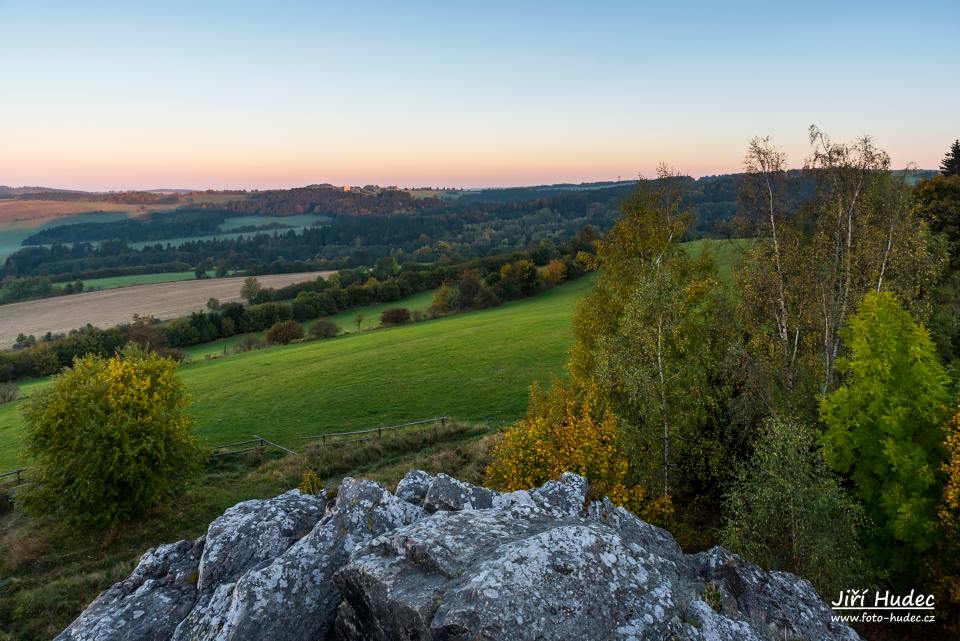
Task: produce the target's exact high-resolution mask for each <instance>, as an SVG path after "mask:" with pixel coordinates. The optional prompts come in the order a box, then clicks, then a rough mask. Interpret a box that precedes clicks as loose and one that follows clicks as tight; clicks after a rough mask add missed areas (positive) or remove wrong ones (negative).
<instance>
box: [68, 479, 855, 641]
mask: <svg viewBox="0 0 960 641" xmlns="http://www.w3.org/2000/svg"><path fill="white" fill-rule="evenodd" d="M830 614H831V611H830V610H829V609H828V608H827V607H826V605H825V604H824V603H823V601H822V600H821V599H820V598H819V597H818V596H817V594H816V592H815V591H814V589H813V587H812V586H811V585H810V584H809V583H808V582H807V581H804V580H803V579H800V578H798V577H796V576H794V575H791V574H788V573H784V572H765V571H763V570H761V569H760V568H758V567H757V566H755V565H753V564H751V563H748V562H746V561H744V560H743V559H740V558H739V557H737V556H736V555H735V554H732V553H731V552H729V551H727V550H725V549H723V548H720V547H716V548H713V549H711V550H708V551H706V552H701V553H699V554H693V555H685V554H684V553H683V551H682V550H681V549H680V546H679V545H677V543H676V541H675V540H674V539H673V537H672V536H671V535H670V534H669V533H668V532H666V531H665V530H662V529H660V528H658V527H655V526H653V525H650V524H649V523H646V522H644V521H643V520H641V519H639V518H638V517H636V516H634V515H633V514H631V513H630V512H628V511H626V510H624V509H623V508H618V507H616V506H614V505H613V504H611V503H610V501H608V500H606V499H604V500H603V501H593V502H588V501H587V483H586V480H585V479H583V478H582V477H579V476H576V475H572V474H565V475H563V477H562V478H561V479H559V480H557V481H552V482H550V483H547V484H545V485H544V486H542V487H540V488H536V489H532V490H530V491H520V492H511V493H499V492H494V491H492V490H488V489H486V488H480V487H476V486H473V485H469V484H467V483H463V482H461V481H458V480H456V479H453V478H451V477H449V476H446V475H443V474H440V475H437V476H431V475H429V474H426V473H424V472H419V471H416V472H411V473H410V474H408V475H407V477H406V478H404V480H403V481H401V483H400V484H399V485H398V486H397V490H396V493H395V494H391V493H389V492H388V491H386V490H385V489H384V488H383V487H381V486H380V485H377V484H376V483H373V482H370V481H359V480H355V479H345V480H344V481H343V483H342V484H341V486H340V488H339V492H338V494H337V497H336V499H332V498H328V497H326V496H309V495H302V494H300V493H299V492H297V491H293V492H288V493H286V494H283V495H281V496H278V497H276V498H274V499H270V500H266V501H246V502H244V503H240V504H238V505H236V506H234V507H233V508H231V509H229V510H227V512H226V513H225V514H224V515H223V516H222V517H220V518H219V519H217V520H216V521H214V522H213V523H212V524H211V525H210V528H209V530H208V532H207V535H206V536H205V537H202V538H200V539H198V540H196V541H181V542H180V543H175V544H172V545H164V546H160V547H159V548H156V549H155V550H151V551H149V552H147V554H145V555H144V556H143V558H142V559H141V560H140V563H139V565H138V566H137V568H136V570H134V572H133V574H132V575H131V576H130V577H129V578H128V579H126V580H125V581H122V582H120V583H118V584H116V585H114V586H113V587H111V588H110V589H108V590H107V591H105V592H104V593H103V594H101V595H100V596H99V597H98V598H97V599H96V600H95V601H94V602H93V603H92V604H91V605H90V606H89V607H88V608H87V610H86V611H85V612H84V613H83V614H82V615H80V617H79V618H78V619H77V620H76V621H74V623H73V624H72V625H71V626H70V627H69V628H67V630H65V631H64V632H63V633H62V634H61V635H60V636H59V637H58V640H62V641H88V640H89V641H94V640H96V641H108V640H109V641H113V640H116V641H128V640H129V641H133V640H141V639H142V640H144V641H146V640H150V641H161V640H163V641H165V640H168V639H169V640H173V641H239V640H241V639H259V640H262V641H269V640H277V641H308V640H317V641H322V640H327V641H393V640H397V641H399V640H404V641H408V640H409V641H413V640H420V641H427V640H431V639H432V640H435V641H441V640H443V641H459V640H463V641H467V640H473V639H477V640H481V639H482V640H494V639H504V640H507V639H510V640H518V641H520V640H524V639H531V640H532V639H544V640H547V639H557V640H560V639H578V640H579V639H584V640H594V639H595V640H598V641H599V640H606V639H610V640H614V639H617V640H623V641H627V640H636V641H641V640H650V641H653V640H659V639H676V640H682V641H695V640H697V641H734V640H757V641H773V640H775V639H776V640H780V639H808V640H810V641H813V640H816V641H820V640H840V639H843V640H850V641H853V640H855V639H858V638H859V637H858V636H857V634H856V633H855V632H854V631H853V630H851V629H850V628H849V627H847V626H845V625H842V624H839V623H834V622H833V621H832V620H831V616H830Z"/></svg>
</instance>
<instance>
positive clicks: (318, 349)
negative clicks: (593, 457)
mask: <svg viewBox="0 0 960 641" xmlns="http://www.w3.org/2000/svg"><path fill="white" fill-rule="evenodd" d="M591 285H592V278H589V277H588V278H583V279H580V280H578V281H575V282H573V283H569V284H566V285H563V286H560V287H557V288H556V289H553V290H551V291H549V292H546V293H544V294H542V295H540V296H537V297H535V298H530V299H526V300H521V301H516V302H513V303H509V304H506V305H503V306H501V307H498V308H493V309H488V310H483V311H479V312H471V313H466V314H458V315H455V316H448V317H445V318H438V319H435V320H429V321H423V322H420V323H415V324H412V325H406V326H402V327H396V328H391V329H382V330H376V331H369V332H362V333H360V334H351V335H346V336H342V337H338V338H333V339H326V340H319V341H311V342H306V343H299V344H294V345H288V346H285V347H273V348H269V349H264V350H258V351H253V352H247V353H243V354H236V355H232V356H228V357H224V358H218V359H214V360H198V361H196V362H193V363H189V364H187V365H185V366H184V367H183V369H182V372H181V375H182V377H183V380H184V382H185V383H186V385H187V386H188V387H189V389H190V391H191V392H192V394H193V406H192V412H193V414H194V415H195V417H196V419H197V431H198V432H199V433H200V434H201V435H202V436H204V437H205V438H206V439H207V440H208V441H209V442H210V443H211V444H217V443H224V442H229V441H231V440H236V437H245V436H247V435H250V434H259V435H261V436H264V437H266V438H270V439H275V440H277V442H279V443H281V444H289V445H294V446H296V445H297V443H298V440H297V437H298V436H302V435H307V434H314V433H319V432H323V431H338V430H341V429H355V428H360V427H368V426H374V425H377V424H379V423H381V422H383V423H387V424H389V423H391V422H402V421H406V420H409V419H411V418H421V417H425V416H434V415H437V414H450V415H451V416H455V417H458V418H462V419H464V420H471V421H480V420H485V421H489V422H491V423H494V424H502V423H504V422H507V421H511V420H513V419H516V418H518V417H519V416H520V415H522V413H523V411H524V409H525V407H526V400H527V388H528V387H529V385H530V384H531V383H532V382H534V381H539V382H547V381H549V379H550V378H551V377H554V376H562V375H563V373H564V367H563V366H564V364H565V362H566V359H567V350H568V349H569V347H570V345H571V343H572V337H571V334H570V322H571V316H572V313H573V309H574V305H575V303H576V300H577V298H579V297H580V296H581V295H583V294H584V293H585V292H586V291H587V290H588V289H589V288H590V287H591ZM422 296H423V298H422V299H421V302H422V301H423V300H426V295H422ZM371 316H373V314H371ZM221 349H222V348H221ZM42 384H43V383H33V386H34V387H33V388H32V389H35V388H36V387H35V386H36V385H42ZM25 387H26V386H25ZM30 391H31V388H29V387H28V388H26V389H24V390H23V395H26V394H28V393H29V392H30ZM21 402H22V401H21ZM19 404H20V403H19V402H18V403H16V404H8V405H2V406H0V470H6V469H13V468H14V467H16V466H17V465H18V461H17V451H18V449H19V443H20V438H21V430H22V425H21V421H20V414H19V411H18V408H17V405H19Z"/></svg>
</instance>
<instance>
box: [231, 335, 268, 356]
mask: <svg viewBox="0 0 960 641" xmlns="http://www.w3.org/2000/svg"><path fill="white" fill-rule="evenodd" d="M261 347H263V341H261V340H260V339H259V338H257V337H256V336H254V335H253V334H245V335H244V337H243V338H241V339H240V341H239V342H238V343H237V346H236V347H235V348H234V350H235V351H237V352H249V351H251V350H255V349H260V348H261Z"/></svg>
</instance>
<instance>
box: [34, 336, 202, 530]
mask: <svg viewBox="0 0 960 641" xmlns="http://www.w3.org/2000/svg"><path fill="white" fill-rule="evenodd" d="M176 370H177V363H176V362H175V361H173V360H171V359H169V358H163V357H161V356H159V355H157V354H155V353H152V352H146V351H144V350H143V349H141V348H139V347H137V346H135V345H128V346H127V347H126V348H125V349H124V350H123V352H121V353H118V354H116V355H114V356H113V357H111V358H103V357H101V356H98V355H89V356H84V357H82V358H78V359H76V360H75V361H74V364H73V367H70V368H67V369H65V370H64V371H63V373H62V374H60V375H59V376H57V377H56V378H55V379H54V380H53V384H52V385H50V386H49V387H47V388H46V389H43V390H41V391H39V392H37V393H35V394H34V395H33V396H32V397H31V398H30V400H29V401H28V402H27V403H26V405H25V407H24V422H25V425H26V430H27V431H26V455H27V456H28V457H29V458H30V459H31V460H33V461H34V462H35V463H36V465H37V466H38V470H37V474H36V477H35V479H36V483H35V484H33V485H32V486H30V487H29V489H28V491H27V492H26V493H25V503H26V506H27V507H28V508H29V509H30V510H31V511H32V512H34V513H37V514H48V513H57V514H61V515H63V516H64V517H66V518H68V519H74V520H79V521H87V522H92V521H96V522H107V523H109V522H116V521H120V520H122V519H126V518H129V517H131V516H134V515H136V514H138V513H141V512H143V511H145V510H147V509H148V508H149V507H151V506H152V505H154V504H155V503H157V502H158V501H161V500H163V499H165V498H167V497H169V496H171V495H172V494H173V493H174V492H175V491H176V490H177V489H178V487H179V486H181V485H182V484H183V483H184V482H185V481H187V480H188V479H189V478H191V477H192V476H193V475H195V474H196V473H198V472H199V471H200V469H201V464H202V451H201V449H200V447H199V446H198V444H197V441H196V439H195V438H194V436H193V435H192V433H191V423H192V419H191V417H190V415H189V414H187V412H186V408H187V405H188V404H189V401H190V398H189V396H188V394H187V391H186V389H185V387H184V386H183V384H182V383H181V382H180V379H179V377H178V376H177V374H176Z"/></svg>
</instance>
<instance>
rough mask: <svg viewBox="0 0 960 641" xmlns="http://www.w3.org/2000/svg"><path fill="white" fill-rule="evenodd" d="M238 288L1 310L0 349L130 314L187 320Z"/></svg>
mask: <svg viewBox="0 0 960 641" xmlns="http://www.w3.org/2000/svg"><path fill="white" fill-rule="evenodd" d="M331 273H332V272H303V273H299V274H272V275H268V276H258V277H257V279H258V280H259V281H260V283H261V284H262V285H263V286H264V287H283V286H284V285H290V284H291V283H299V282H303V281H306V280H313V279H314V278H316V277H318V276H327V275H329V274H331ZM242 286H243V278H242V277H237V278H214V279H209V280H190V281H180V282H173V283H155V284H152V285H135V286H131V287H119V288H117V289H108V290H104V291H99V292H85V293H83V294H73V295H70V296H58V297H56V298H44V299H41V300H31V301H26V302H23V303H11V304H8V305H0V348H7V347H10V346H11V345H13V343H14V341H15V340H16V338H17V334H20V333H23V334H33V335H35V336H42V335H44V334H46V333H47V332H53V333H55V334H56V333H62V332H67V331H69V330H71V329H76V328H78V327H82V326H84V325H86V324H87V323H90V324H92V325H95V326H98V327H111V326H113V325H117V324H119V323H125V322H128V321H130V320H131V319H132V318H133V315H134V314H147V315H150V316H153V317H155V318H160V319H168V318H176V317H178V316H186V315H188V314H190V312H195V311H197V310H200V309H203V308H204V307H205V306H206V304H207V300H209V299H210V298H216V299H218V300H219V301H220V302H222V303H226V302H230V301H236V300H240V288H241V287H242Z"/></svg>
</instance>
